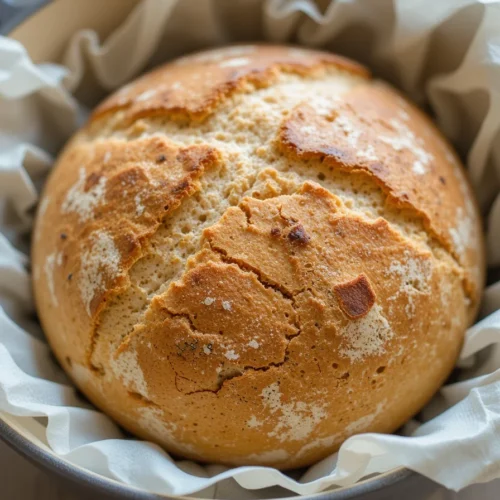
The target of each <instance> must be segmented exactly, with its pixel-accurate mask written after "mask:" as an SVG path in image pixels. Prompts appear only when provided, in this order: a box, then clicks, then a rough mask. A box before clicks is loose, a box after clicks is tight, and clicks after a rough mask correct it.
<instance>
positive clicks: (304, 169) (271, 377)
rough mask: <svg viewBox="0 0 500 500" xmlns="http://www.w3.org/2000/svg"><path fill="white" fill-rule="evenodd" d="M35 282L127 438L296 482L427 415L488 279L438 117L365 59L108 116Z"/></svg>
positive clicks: (174, 80) (205, 84) (56, 181)
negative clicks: (269, 469)
mask: <svg viewBox="0 0 500 500" xmlns="http://www.w3.org/2000/svg"><path fill="white" fill-rule="evenodd" d="M33 271H34V290H35V296H36V303H37V308H38V312H39V315H40V319H41V322H42V325H43V327H44V330H45V332H46V334H47V337H48V340H49V342H50V344H51V346H52V347H53V349H54V352H55V354H56V356H57V357H58V359H59V360H60V362H61V364H62V365H63V367H64V368H65V370H66V371H67V372H68V373H69V375H70V376H71V377H72V379H73V380H74V381H75V383H76V384H77V386H78V387H79V388H80V389H81V390H82V391H83V392H84V393H85V394H86V395H87V396H88V397H89V398H90V399H91V400H92V401H93V402H94V403H95V404H96V405H97V406H98V407H99V408H101V409H102V410H104V411H105V412H106V413H108V414H109V415H111V416H112V417H113V418H114V419H116V420H117V421H118V422H119V423H120V424H121V425H122V426H123V427H125V428H126V429H128V430H130V431H131V432H133V433H134V434H136V435H138V436H140V437H143V438H147V439H150V440H152V441H154V442H156V443H159V444H160V445H162V446H163V447H164V448H165V449H166V450H168V451H170V452H173V453H175V454H178V455H181V456H184V457H188V458H190V459H195V460H201V461H205V462H213V463H225V464H263V465H271V466H276V467H279V468H283V469H285V468H291V467H298V466H303V465H307V464H310V463H313V462H315V461H317V460H319V459H321V458H323V457H325V456H326V455H328V454H330V453H332V452H333V451H335V450H337V449H338V447H339V446H340V444H341V443H342V442H343V441H344V440H345V439H346V438H348V437H349V436H351V435H353V434H356V433H360V432H393V431H394V430H396V429H397V428H398V427H399V426H401V425H402V424H403V423H404V422H405V421H406V420H408V419H409V418H410V417H411V416H412V415H413V414H415V413H416V412H418V410H419V409H420V408H421V407H422V406H423V405H424V404H425V403H426V402H427V401H428V400H429V399H430V398H431V396H432V395H433V394H434V393H435V392H436V390H437V389H438V388H439V387H440V385H441V384H442V383H443V382H444V381H445V379H446V377H447V376H448V374H449V373H450V371H451V369H452V367H453V365H454V362H455V360H456V357H457V354H458V352H459V349H460V346H461V343H462V339H463V335H464V331H465V329H466V327H467V326H468V324H469V323H470V322H471V321H472V319H473V318H474V315H475V313H476V310H477V306H478V302H479V298H480V290H481V288H482V286H483V279H484V259H483V240H482V236H481V226H480V220H479V215H478V211H477V208H476V205H475V202H474V200H473V195H472V192H471V189H470V188H469V185H468V183H467V180H466V178H465V175H464V171H463V168H462V166H461V165H460V164H459V161H458V160H457V157H456V156H455V154H454V153H453V151H452V149H451V148H450V146H449V145H448V144H447V142H446V141H445V140H444V138H443V137H442V135H441V134H440V133H439V132H438V131H437V130H436V128H435V127H434V126H433V124H432V123H431V122H430V120H429V119H428V118H427V117H426V116H424V115H423V114H422V112H420V111H419V110H418V109H416V107H414V106H413V105H412V104H410V103H409V102H408V101H407V100H405V99H404V98H403V97H402V96H401V95H399V94H398V93H397V92H396V91H394V90H393V89H392V88H391V87H389V86H388V85H386V84H384V83H381V82H378V81H374V80H372V79H371V77H370V75H369V74H368V72H367V71H366V70H365V69H364V68H363V67H361V66H359V65H357V64H355V63H353V62H351V61H348V60H345V59H343V58H340V57H337V56H334V55H330V54H327V53H323V52H317V51H311V50H304V49H297V48H290V47H279V46H277V47H274V46H236V47H228V48H224V49H216V50H213V51H208V52H203V53H199V54H196V55H193V56H189V57H185V58H182V59H179V60H177V61H174V62H172V63H170V64H168V65H166V66H162V67H160V68H159V69H157V70H155V71H153V72H152V73H149V74H147V75H145V76H143V77H142V78H140V79H138V80H137V81H135V82H132V83H131V84H129V85H127V86H126V87H124V88H122V89H121V90H119V91H118V92H116V93H115V94H113V95H112V96H111V97H109V98H108V99H107V100H106V101H104V102H103V103H102V104H101V105H100V106H99V107H98V108H97V109H96V110H95V112H94V113H93V115H92V117H91V119H90V120H89V122H88V124H87V125H86V126H85V127H84V128H83V129H82V130H81V131H80V132H78V134H76V136H74V137H73V139H72V140H71V141H70V142H69V143H68V145H67V146H66V147H65V149H64V151H63V152H62V154H61V155H60V157H59V159H58V161H57V164H56V166H55V168H54V170H53V172H52V174H51V176H50V178H49V180H48V183H47V185H46V187H45V190H44V194H43V198H42V201H41V203H40V207H39V210H38V215H37V222H36V228H35V234H34V238H33Z"/></svg>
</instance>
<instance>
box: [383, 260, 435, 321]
mask: <svg viewBox="0 0 500 500" xmlns="http://www.w3.org/2000/svg"><path fill="white" fill-rule="evenodd" d="M432 273H433V268H432V261H431V260H430V259H418V258H415V257H412V256H411V254H410V252H409V251H405V252H404V254H403V258H402V259H401V260H399V261H394V262H392V263H391V266H390V267H389V270H388V271H387V272H386V275H387V277H388V278H389V279H393V278H394V277H396V278H399V280H400V283H401V284H400V289H399V291H398V292H397V293H396V295H394V297H393V299H397V298H398V297H399V296H400V295H401V294H405V295H406V297H407V300H408V303H407V304H406V307H405V312H406V314H408V316H410V317H411V316H413V315H414V314H415V301H414V299H415V298H416V297H417V296H418V295H427V294H429V293H430V291H431V289H430V282H431V279H432Z"/></svg>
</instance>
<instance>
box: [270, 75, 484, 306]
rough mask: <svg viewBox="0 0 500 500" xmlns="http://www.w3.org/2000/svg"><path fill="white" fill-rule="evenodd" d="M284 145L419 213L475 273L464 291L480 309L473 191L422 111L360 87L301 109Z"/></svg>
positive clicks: (379, 88) (388, 92)
mask: <svg viewBox="0 0 500 500" xmlns="http://www.w3.org/2000/svg"><path fill="white" fill-rule="evenodd" d="M279 141H280V146H281V147H282V149H283V151H284V152H285V154H287V155H292V156H294V157H298V158H300V159H303V160H308V159H311V158H316V159H322V160H323V162H325V163H326V164H328V165H332V166H333V167H334V168H338V169H344V170H351V171H352V170H356V171H363V172H366V173H367V174H368V175H370V177H371V178H372V179H373V181H374V182H376V183H377V184H378V185H379V186H381V188H382V189H384V191H385V192H386V193H387V194H388V203H391V204H394V205H395V206H397V207H404V208H407V209H408V208H409V209H412V210H415V211H416V212H417V213H418V214H419V215H421V216H422V217H423V219H424V222H425V224H426V226H427V227H428V228H429V229H430V230H431V231H432V233H433V234H434V235H435V236H436V238H437V239H438V240H439V241H440V242H441V244H442V245H443V246H444V247H445V248H447V249H448V250H449V251H451V252H452V253H453V255H454V256H455V257H456V258H457V260H458V261H459V262H460V263H461V264H462V265H463V266H464V267H465V268H466V269H470V270H471V272H468V273H467V284H466V286H467V291H468V293H469V294H470V298H471V300H472V302H473V303H474V306H476V305H477V303H478V297H479V293H480V290H481V288H482V284H483V277H482V276H480V275H477V274H474V271H472V270H473V269H475V268H476V267H477V265H476V264H477V262H478V261H481V260H482V259H483V249H482V247H481V241H482V240H481V237H480V226H478V225H477V224H476V223H475V218H476V213H477V208H476V207H475V206H474V204H473V201H472V200H473V193H472V190H471V188H470V186H469V184H468V182H467V179H466V177H465V174H464V172H463V171H462V170H461V169H460V168H459V167H458V166H457V160H456V157H455V156H454V154H453V152H452V151H451V150H450V149H449V148H448V146H447V145H446V143H445V142H444V140H443V139H442V136H441V135H440V133H439V131H438V130H437V129H436V128H435V127H434V126H433V125H432V123H431V122H430V120H429V119H428V118H427V117H425V116H424V115H423V114H422V113H421V112H420V111H419V110H417V109H416V108H415V107H413V106H409V105H408V103H407V102H406V101H404V100H403V99H402V98H401V97H399V96H398V95H397V94H396V93H395V92H394V91H393V90H392V89H390V88H389V87H388V86H387V85H384V84H380V83H378V84H374V85H370V86H366V85H365V86H360V87H357V88H356V89H354V90H352V91H351V92H349V93H348V94H346V95H344V96H343V98H342V99H341V100H338V101H337V102H335V101H333V102H330V103H325V102H324V100H320V101H318V102H314V100H313V101H312V102H304V103H302V104H300V105H299V106H297V107H296V109H294V110H293V112H292V113H291V114H290V116H288V117H287V118H286V119H285V121H284V123H283V125H282V129H281V134H280V139H279Z"/></svg>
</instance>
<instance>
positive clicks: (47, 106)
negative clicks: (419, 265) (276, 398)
mask: <svg viewBox="0 0 500 500" xmlns="http://www.w3.org/2000/svg"><path fill="white" fill-rule="evenodd" d="M317 4H320V5H321V6H322V7H323V8H322V9H320V8H319V7H318V6H317ZM317 4H316V3H315V2H313V1H309V0H290V1H281V0H269V1H260V0H244V1H238V2H230V1H225V0H211V1H208V0H207V1H203V2H199V1H196V0H182V1H174V0H168V1H167V0H144V1H143V2H141V3H140V4H139V5H138V6H137V8H136V9H135V10H134V11H133V13H132V14H131V15H130V16H129V18H128V19H127V20H126V21H125V22H124V23H123V25H122V26H121V27H120V28H119V29H117V30H116V31H115V32H114V33H113V34H112V35H111V36H110V37H109V38H108V39H107V40H105V41H104V42H102V41H100V40H99V39H98V37H97V35H96V34H95V33H93V32H92V31H82V32H80V33H75V35H74V37H73V38H72V40H71V41H70V43H69V44H68V49H67V52H66V56H65V58H64V61H62V62H61V65H55V64H42V65H34V64H33V63H32V62H31V61H30V59H29V57H28V56H27V54H26V52H25V51H24V49H23V47H22V46H20V45H19V44H18V43H17V42H14V41H11V40H8V39H6V38H0V228H1V233H2V234H1V235H0V305H1V309H0V411H2V412H4V413H8V414H10V415H12V416H16V418H17V417H19V418H17V422H18V423H19V425H22V426H24V427H25V428H26V430H27V432H30V433H32V434H33V433H36V434H37V436H38V438H39V439H41V440H43V441H44V442H45V443H46V444H47V445H48V446H49V447H50V448H51V449H52V450H53V451H54V452H55V453H57V454H59V455H61V456H63V457H64V458H65V459H67V460H69V461H71V462H73V463H75V464H78V465H80V466H82V467H86V468H88V469H90V470H92V471H94V472H97V473H99V474H102V475H104V476H107V477H111V478H114V479H116V480H118V481H122V482H124V483H127V484H130V485H134V486H136V487H138V488H142V489H145V490H149V491H153V492H157V493H163V494H170V495H184V494H191V493H193V492H199V493H197V496H202V497H207V498H215V497H218V498H222V497H226V498H227V497H228V496H233V497H237V498H264V497H269V496H270V495H272V496H279V495H285V494H287V493H288V494H289V491H293V492H295V493H298V494H311V493H315V492H318V491H321V490H323V489H325V488H329V487H332V486H333V485H339V486H342V485H350V484H353V483H354V482H356V481H358V480H359V479H360V478H362V477H364V476H366V475H369V474H373V473H380V472H384V471H387V470H390V469H392V468H395V467H398V466H401V465H403V466H406V467H408V468H410V469H413V470H415V471H418V472H420V473H421V474H424V475H426V476H428V477H429V478H431V479H433V480H434V481H437V482H438V483H441V484H443V485H445V486H447V487H448V488H451V489H456V490H458V489H460V488H463V487H465V486H467V485H470V484H473V483H478V482H483V481H488V480H490V479H493V478H495V477H498V476H500V350H499V349H498V348H497V344H498V343H499V340H500V283H497V284H492V285H490V287H489V288H488V289H487V290H486V294H485V300H484V306H483V317H484V319H482V320H481V321H479V322H478V323H477V324H476V325H475V326H474V327H472V328H471V329H470V330H469V331H468V332H467V337H466V341H465V345H464V348H463V351H462V355H461V360H460V362H459V365H460V366H461V367H462V370H461V372H460V377H459V382H457V383H455V384H453V385H449V386H447V387H444V388H443V389H442V390H441V392H440V394H439V395H438V396H437V397H436V398H435V400H434V401H433V402H432V403H431V404H430V405H429V407H428V408H426V409H425V410H424V411H423V412H422V415H421V417H422V418H421V419H420V421H413V422H411V423H410V424H409V425H407V426H405V432H406V433H409V434H411V436H402V435H378V434H364V435H359V436H354V437H352V438H350V439H348V440H347V441H346V442H345V443H344V444H343V446H342V448H341V449H340V451H339V453H338V454H335V455H334V456H332V457H329V458H327V459H326V460H324V461H322V462H321V463H319V464H316V465H315V466H313V467H311V468H310V469H309V470H308V471H307V472H305V473H304V474H303V475H302V476H294V477H291V476H288V475H286V474H283V473H280V472H278V471H276V470H274V469H270V468H262V467H239V468H234V469H227V468H224V467H220V466H204V467H202V466H200V465H197V464H193V463H188V462H174V461H173V460H172V459H171V458H170V457H168V455H167V454H166V453H165V452H164V451H162V450H161V449H160V448H158V447H157V446H155V445H152V444H150V443H146V442H142V441H136V440H131V439H124V436H123V435H122V433H121V431H120V430H119V429H118V428H117V427H116V426H115V425H114V424H113V423H112V422H111V421H110V420H109V419H108V418H107V417H106V416H104V415H103V414H102V413H99V412H97V411H95V410H93V409H92V408H91V407H90V406H89V405H88V404H87V403H85V402H84V401H83V400H82V399H81V398H80V397H78V396H77V395H76V393H75V391H74V389H73V388H72V387H71V385H70V384H69V383H68V382H67V380H66V378H65V376H64V374H63V373H62V372H61V371H60V370H59V368H58V367H57V366H56V364H55V363H54V361H53V359H52V358H51V357H50V353H49V349H48V347H47V345H46V344H45V343H44V341H43V336H42V334H41V332H40V327H39V326H38V325H37V323H36V319H35V316H34V307H33V302H32V297H31V290H30V281H29V262H28V258H27V257H26V255H25V254H27V252H28V241H29V231H30V228H31V224H32V221H33V214H34V207H35V206H36V203H37V197H38V193H39V190H40V187H41V186H42V184H43V179H44V177H45V176H46V174H47V172H48V171H49V169H50V167H51V164H52V161H53V157H54V155H56V154H57V151H58V149H59V148H60V147H61V145H62V144H63V143H64V142H65V141H66V140H67V139H68V138H69V137H70V135H71V134H72V133H73V132H74V131H75V130H76V129H77V127H78V126H79V124H81V122H82V120H84V119H85V116H86V114H87V110H88V108H89V107H90V106H93V105H95V104H96V100H97V98H98V97H100V96H102V95H103V93H104V91H106V92H107V91H110V90H112V89H114V88H116V87H118V86H120V85H122V84H124V83H125V82H127V81H128V80H130V79H131V78H132V77H134V76H135V75H137V74H138V73H140V72H141V71H143V70H144V69H146V68H147V67H150V66H153V65H155V64H158V63H160V62H163V61H166V60H168V59H170V58H172V57H175V56H178V55H180V54H183V53H186V52H189V51H193V50H196V49H200V48H203V47H207V46H213V45H224V44H227V43H230V42H232V41H243V40H245V41H247V40H262V39H264V40H270V41H274V42H289V43H292V42H293V43H299V44H303V45H307V46H313V47H322V48H326V49H329V50H333V51H335V52H340V53H343V54H345V55H348V56H351V57H355V58H357V59H359V60H361V61H362V62H364V63H366V64H368V65H369V66H370V67H371V68H372V69H373V70H374V71H375V73H376V74H378V75H379V76H382V77H384V78H387V79H390V80H391V81H392V82H393V83H395V84H396V85H398V86H399V87H400V88H402V89H403V90H404V91H406V92H407V93H409V95H410V96H411V97H413V98H414V99H415V100H416V101H417V102H419V103H420V104H422V105H424V106H429V107H430V109H431V110H432V112H433V113H434V115H435V117H436V120H437V122H438V123H439V125H440V126H441V127H442V129H443V130H444V131H445V133H446V134H447V135H448V137H449V138H450V139H451V140H452V141H453V143H454V144H455V146H456V147H457V149H458V150H459V152H460V153H461V154H462V155H463V156H464V159H466V160H467V166H468V171H469V174H470V178H471V180H472V182H473V185H474V188H475V190H476V193H477V196H478V199H479V201H480V204H481V207H482V209H483V213H484V217H485V221H486V223H487V241H488V262H489V265H490V266H491V269H493V268H494V267H495V266H500V182H499V179H500V140H499V137H498V135H499V128H500V31H499V30H498V27H499V26H500V4H499V2H498V1H489V2H488V1H486V0H483V1H479V0H453V1H452V0H449V1H441V2H438V1H436V0H343V1H335V2H333V1H332V2H328V1H323V2H317ZM89 72H90V73H91V74H92V75H93V78H91V79H85V80H83V79H82V78H83V75H86V74H87V73H89ZM82 81H92V82H94V83H95V82H97V86H96V85H95V84H94V86H93V88H89V89H85V88H83V84H82ZM73 94H74V95H77V96H85V97H84V98H83V97H82V99H83V100H84V102H79V101H78V99H76V98H75V97H73ZM443 314H453V312H452V311H443ZM487 314H488V315H489V316H486V315H487ZM488 346H490V348H489V349H488V350H487V352H486V353H484V352H483V350H484V349H485V348H486V347H488ZM479 351H481V355H479V356H476V353H478V352H479ZM34 417H46V420H45V421H46V422H47V424H46V426H45V425H44V424H43V423H40V420H39V419H38V420H35V419H34ZM228 478H234V480H229V479H228ZM215 483H218V484H217V490H216V488H215V487H214V485H215ZM273 486H280V487H282V488H286V489H287V490H289V491H288V492H287V491H285V490H284V489H276V488H273V489H271V490H269V489H267V490H259V491H251V490H257V489H259V488H268V487H273Z"/></svg>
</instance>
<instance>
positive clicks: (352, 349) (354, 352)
mask: <svg viewBox="0 0 500 500" xmlns="http://www.w3.org/2000/svg"><path fill="white" fill-rule="evenodd" d="M340 335H341V336H342V337H343V339H345V341H346V342H345V344H346V345H344V346H341V348H340V350H339V352H340V354H341V355H342V356H345V357H348V358H349V359H350V360H351V361H360V360H362V359H363V358H365V357H367V356H376V355H381V354H384V352H385V345H386V343H387V342H388V341H389V340H390V339H392V337H394V332H393V331H392V328H391V325H390V324H389V322H388V321H387V319H386V318H385V316H384V315H383V314H382V308H381V307H380V306H379V305H378V304H375V305H374V306H373V307H372V309H371V310H370V312H369V313H368V314H367V315H366V316H364V317H363V318H360V319H355V320H352V321H350V322H349V323H348V324H347V326H345V327H344V328H343V329H342V330H341V331H340Z"/></svg>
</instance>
